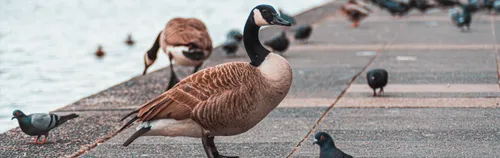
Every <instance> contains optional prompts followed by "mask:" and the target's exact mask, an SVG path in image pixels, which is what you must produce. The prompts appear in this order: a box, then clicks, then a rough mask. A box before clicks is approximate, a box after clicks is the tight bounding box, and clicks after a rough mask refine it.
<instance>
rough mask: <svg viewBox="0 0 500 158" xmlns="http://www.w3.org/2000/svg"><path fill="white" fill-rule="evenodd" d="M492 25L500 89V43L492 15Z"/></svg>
mask: <svg viewBox="0 0 500 158" xmlns="http://www.w3.org/2000/svg"><path fill="white" fill-rule="evenodd" d="M490 23H491V34H492V35H493V41H494V42H495V45H494V46H493V53H495V60H496V63H497V79H498V87H500V56H499V54H498V49H499V48H498V46H497V44H496V43H498V42H500V41H498V39H497V36H496V31H495V17H494V16H493V15H490Z"/></svg>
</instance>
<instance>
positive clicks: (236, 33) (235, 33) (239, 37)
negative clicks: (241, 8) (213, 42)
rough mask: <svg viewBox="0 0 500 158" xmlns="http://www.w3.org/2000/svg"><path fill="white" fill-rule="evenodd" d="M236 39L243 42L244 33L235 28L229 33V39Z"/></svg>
mask: <svg viewBox="0 0 500 158" xmlns="http://www.w3.org/2000/svg"><path fill="white" fill-rule="evenodd" d="M230 39H235V40H236V41H237V42H241V40H243V35H242V34H241V32H240V31H238V30H236V29H233V30H231V31H229V33H227V40H230Z"/></svg>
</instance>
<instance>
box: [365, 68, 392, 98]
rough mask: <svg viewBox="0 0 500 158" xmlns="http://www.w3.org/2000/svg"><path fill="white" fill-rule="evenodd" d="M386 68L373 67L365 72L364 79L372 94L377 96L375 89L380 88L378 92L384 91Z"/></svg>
mask: <svg viewBox="0 0 500 158" xmlns="http://www.w3.org/2000/svg"><path fill="white" fill-rule="evenodd" d="M388 78H389V77H388V73H387V70H384V69H373V70H370V71H368V73H366V80H367V82H368V85H369V86H370V87H371V88H372V89H373V96H377V93H376V92H375V89H377V88H380V91H379V93H384V87H385V86H386V85H387V80H388Z"/></svg>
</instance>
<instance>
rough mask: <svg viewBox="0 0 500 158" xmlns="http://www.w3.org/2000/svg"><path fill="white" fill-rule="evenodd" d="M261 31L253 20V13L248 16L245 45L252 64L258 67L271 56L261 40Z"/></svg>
mask: <svg viewBox="0 0 500 158" xmlns="http://www.w3.org/2000/svg"><path fill="white" fill-rule="evenodd" d="M259 29H260V26H257V25H256V24H255V22H254V20H253V12H252V13H251V14H250V16H248V19H247V22H246V24H245V29H244V31H243V43H244V44H245V50H246V51H247V54H248V57H249V58H250V64H251V65H253V66H255V67H258V66H259V65H260V64H262V62H264V59H265V58H266V56H267V55H268V54H269V50H267V49H266V48H264V46H262V44H261V43H260V40H259Z"/></svg>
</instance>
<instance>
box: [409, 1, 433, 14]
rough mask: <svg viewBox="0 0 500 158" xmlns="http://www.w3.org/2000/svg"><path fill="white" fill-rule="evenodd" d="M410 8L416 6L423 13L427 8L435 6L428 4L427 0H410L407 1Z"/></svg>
mask: <svg viewBox="0 0 500 158" xmlns="http://www.w3.org/2000/svg"><path fill="white" fill-rule="evenodd" d="M408 5H409V6H410V8H416V9H417V10H418V11H420V13H422V14H425V13H426V12H427V10H429V9H432V8H435V7H436V6H435V5H432V4H429V2H427V0H410V2H409V3H408Z"/></svg>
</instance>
